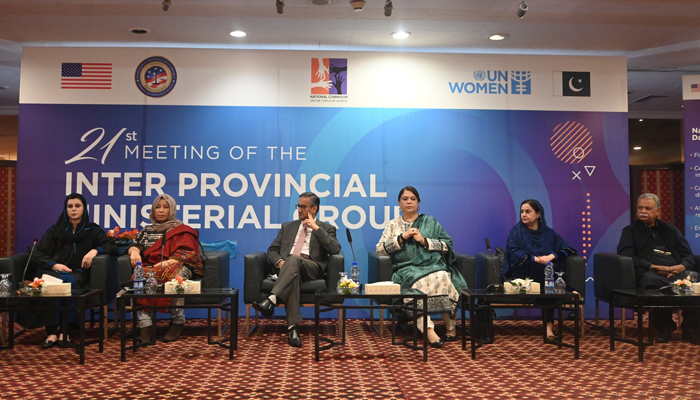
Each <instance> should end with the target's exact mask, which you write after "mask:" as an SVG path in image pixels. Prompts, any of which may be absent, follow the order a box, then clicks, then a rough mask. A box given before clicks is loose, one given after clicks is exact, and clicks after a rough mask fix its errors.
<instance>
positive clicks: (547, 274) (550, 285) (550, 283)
mask: <svg viewBox="0 0 700 400" xmlns="http://www.w3.org/2000/svg"><path fill="white" fill-rule="evenodd" d="M544 293H545V294H553V293H554V267H553V266H552V263H551V262H548V263H547V265H546V266H545V267H544Z"/></svg>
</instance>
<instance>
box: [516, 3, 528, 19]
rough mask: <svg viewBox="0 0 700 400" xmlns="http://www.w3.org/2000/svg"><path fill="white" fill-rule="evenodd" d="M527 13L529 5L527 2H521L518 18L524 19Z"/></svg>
mask: <svg viewBox="0 0 700 400" xmlns="http://www.w3.org/2000/svg"><path fill="white" fill-rule="evenodd" d="M526 12H527V3H526V2H525V0H522V1H521V2H520V5H519V6H518V12H517V13H516V14H517V15H518V18H522V17H524V16H525V13H526Z"/></svg>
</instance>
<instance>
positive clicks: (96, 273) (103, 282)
mask: <svg viewBox="0 0 700 400" xmlns="http://www.w3.org/2000/svg"><path fill="white" fill-rule="evenodd" d="M113 262H114V259H113V258H112V256H110V255H107V254H100V255H98V256H95V258H93V259H92V265H91V266H90V289H102V290H103V291H104V292H105V298H106V299H107V302H108V303H109V302H110V301H112V299H114V297H115V296H116V294H117V291H116V290H115V289H116V287H115V286H116V285H110V282H111V281H112V280H111V279H110V273H111V274H112V275H113V274H114V270H113V268H114V266H113V265H112V263H113Z"/></svg>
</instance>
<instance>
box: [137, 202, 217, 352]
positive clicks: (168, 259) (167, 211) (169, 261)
mask: <svg viewBox="0 0 700 400" xmlns="http://www.w3.org/2000/svg"><path fill="white" fill-rule="evenodd" d="M176 212H177V205H176V204H175V199H173V198H172V197H171V196H170V195H167V194H161V195H159V196H158V197H156V198H155V200H154V201H153V206H152V207H151V213H150V215H149V217H150V219H151V222H152V223H153V224H152V225H146V226H145V227H144V228H143V229H142V230H141V232H139V234H138V236H137V237H136V240H134V244H133V245H131V247H129V249H128V250H127V254H129V258H130V259H131V266H132V267H133V266H135V265H136V263H137V262H142V263H143V270H144V276H148V275H147V273H148V271H153V272H154V278H155V279H156V280H157V281H158V283H161V284H162V283H165V282H168V281H170V280H172V279H174V278H175V277H176V276H179V277H181V278H182V279H190V278H192V277H201V276H202V275H203V273H204V266H203V264H202V258H201V257H200V253H199V240H198V238H199V234H198V233H197V231H195V230H194V229H192V228H190V227H189V226H187V225H185V224H183V223H182V221H180V220H179V219H177V218H176V217H175V214H176ZM163 242H165V245H164V246H163ZM161 257H162V258H161ZM139 302H140V303H142V304H149V305H153V306H156V307H157V306H159V305H160V306H163V305H167V304H168V302H170V300H169V299H166V298H161V299H149V300H148V301H141V300H139ZM183 304H184V299H182V298H180V299H176V300H173V305H183ZM137 314H138V319H139V328H140V329H141V334H140V336H139V339H140V340H141V341H143V342H150V341H151V338H152V337H153V335H155V326H154V325H153V321H152V320H151V316H150V313H149V312H148V310H139V311H138V312H137ZM170 315H171V318H172V321H171V325H170V329H169V330H168V332H167V333H166V334H165V337H164V338H163V341H164V342H174V341H176V340H177V339H178V338H179V337H180V334H181V333H182V328H183V326H184V324H185V312H184V310H183V309H182V308H173V309H172V310H171V311H170Z"/></svg>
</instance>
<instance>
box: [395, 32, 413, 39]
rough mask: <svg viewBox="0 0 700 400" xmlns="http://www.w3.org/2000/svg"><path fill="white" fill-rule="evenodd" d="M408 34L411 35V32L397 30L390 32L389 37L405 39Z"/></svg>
mask: <svg viewBox="0 0 700 400" xmlns="http://www.w3.org/2000/svg"><path fill="white" fill-rule="evenodd" d="M409 36H411V32H406V31H397V32H392V33H391V37H393V38H394V39H406V38H407V37H409Z"/></svg>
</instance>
